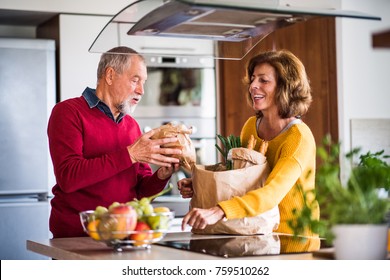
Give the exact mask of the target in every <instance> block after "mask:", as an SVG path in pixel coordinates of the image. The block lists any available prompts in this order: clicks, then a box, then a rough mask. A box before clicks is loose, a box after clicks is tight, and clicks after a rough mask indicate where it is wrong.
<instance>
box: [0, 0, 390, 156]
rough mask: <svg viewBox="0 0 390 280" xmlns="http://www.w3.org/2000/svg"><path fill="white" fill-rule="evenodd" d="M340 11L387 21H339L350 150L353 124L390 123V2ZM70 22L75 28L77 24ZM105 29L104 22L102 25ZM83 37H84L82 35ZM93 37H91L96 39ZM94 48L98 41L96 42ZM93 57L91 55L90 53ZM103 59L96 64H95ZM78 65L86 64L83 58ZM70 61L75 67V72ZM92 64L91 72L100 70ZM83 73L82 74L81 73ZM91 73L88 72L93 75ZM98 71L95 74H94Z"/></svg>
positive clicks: (19, 5)
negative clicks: (379, 37) (382, 41)
mask: <svg viewBox="0 0 390 280" xmlns="http://www.w3.org/2000/svg"><path fill="white" fill-rule="evenodd" d="M333 2H334V3H337V4H339V5H338V7H340V8H342V9H345V10H354V11H360V12H363V13H368V14H373V15H376V16H380V17H382V21H370V20H356V19H337V30H336V36H337V38H336V39H337V73H338V74H337V75H338V76H337V78H338V96H339V100H338V104H339V136H340V140H341V141H342V143H343V146H344V149H345V150H349V149H350V143H351V136H350V135H351V131H350V129H351V125H350V122H351V120H352V119H375V118H380V119H383V118H390V110H389V109H388V104H390V94H389V87H388V79H389V78H388V73H390V71H389V70H390V69H389V67H390V66H389V65H390V49H374V48H373V47H372V43H371V40H372V39H371V36H372V34H373V33H375V32H379V31H383V30H386V29H390V1H388V0H370V1H367V0H334V1H333ZM129 3H131V1H129V0H116V1H111V2H110V3H109V4H107V1H105V0H77V1H75V0H72V1H62V0H51V1H47V0H34V1H30V0H2V1H1V2H0V9H11V10H12V9H13V10H28V11H45V12H56V13H57V12H58V13H70V14H78V15H79V16H82V15H83V14H84V15H90V16H92V15H100V16H101V15H105V16H108V17H110V16H112V15H114V14H116V13H117V12H119V11H120V10H121V9H122V8H124V7H125V6H127V5H128V4H129ZM71 24H72V23H71V21H69V25H71ZM100 24H102V21H101V22H100ZM90 28H95V29H94V30H91V31H90V32H92V33H93V32H96V30H98V29H99V28H100V27H99V28H98V27H97V26H95V27H93V26H91V25H82V26H79V27H78V28H77V29H76V30H78V31H79V34H83V33H85V32H89V29H90ZM33 33H34V32H33V30H32V29H31V27H26V26H1V25H0V36H12V34H14V35H15V36H18V37H23V36H25V37H32V36H33ZM78 36H82V35H78ZM92 37H93V36H91V38H92ZM61 43H62V44H63V46H64V48H68V49H72V47H73V46H72V44H74V41H72V40H70V41H69V42H66V41H65V40H63V42H61ZM91 43H92V42H91ZM85 55H86V56H88V55H89V54H88V53H87V52H86V54H85ZM95 60H97V58H93V59H90V62H91V61H93V63H94V61H95ZM77 61H80V60H79V59H77ZM71 62H72V59H69V61H68V63H69V67H72V63H71ZM94 67H95V65H93V66H92V62H91V65H90V68H89V69H92V68H93V69H94ZM78 71H80V70H78ZM88 71H90V70H86V71H84V72H88ZM93 71H95V70H93ZM74 79H76V80H75V84H78V86H79V87H80V88H81V84H82V83H84V84H85V85H93V83H95V77H94V76H92V75H90V74H85V76H83V75H82V72H78V73H77V75H74ZM78 91H79V89H78V88H77V89H76V88H75V89H70V90H66V92H67V95H65V96H64V97H65V98H67V97H71V95H72V94H73V92H75V95H78Z"/></svg>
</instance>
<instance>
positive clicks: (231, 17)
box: [90, 0, 380, 60]
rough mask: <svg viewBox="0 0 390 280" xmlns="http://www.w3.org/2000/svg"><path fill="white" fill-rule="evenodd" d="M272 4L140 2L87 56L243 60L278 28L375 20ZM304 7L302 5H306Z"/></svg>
mask: <svg viewBox="0 0 390 280" xmlns="http://www.w3.org/2000/svg"><path fill="white" fill-rule="evenodd" d="M281 2H284V1H281V0H280V1H277V0H263V1H259V0H246V1H231V0H230V1H225V0H224V1H221V0H217V1H214V0H213V1H211V0H171V1H164V0H141V1H136V2H134V3H132V4H130V5H129V6H127V7H126V8H124V9H123V10H122V11H121V12H119V13H118V14H117V15H116V16H114V17H113V19H112V20H111V21H110V22H109V23H108V24H107V25H106V27H105V28H104V29H103V30H102V31H101V33H100V34H99V36H98V37H97V38H96V39H95V41H94V42H93V44H92V46H91V47H90V52H99V53H102V52H106V51H107V50H109V49H111V48H113V47H117V46H121V45H124V46H129V47H131V48H133V49H135V50H137V51H138V52H140V53H141V54H152V55H169V54H170V55H172V54H173V55H176V56H202V57H207V56H209V57H213V58H217V59H236V60H237V59H242V58H243V57H244V56H245V55H246V54H247V53H248V52H249V51H250V50H251V49H252V48H253V47H254V46H256V44H258V43H259V42H260V41H261V40H262V39H263V38H264V37H266V36H267V35H268V34H270V33H272V32H273V31H275V30H276V29H278V28H282V27H285V26H288V25H291V24H294V23H296V22H298V21H305V20H309V19H311V18H313V17H318V16H333V17H350V18H360V19H371V20H380V18H379V17H374V16H370V15H366V14H363V13H357V12H350V11H340V10H336V9H334V8H332V7H331V6H330V5H329V4H328V5H324V4H323V3H320V4H321V5H322V6H319V7H313V5H312V4H310V5H309V6H310V7H302V6H291V5H290V6H287V4H284V5H281V4H280V3H281ZM305 2H306V1H305Z"/></svg>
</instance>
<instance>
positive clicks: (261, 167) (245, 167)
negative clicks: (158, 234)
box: [190, 148, 280, 235]
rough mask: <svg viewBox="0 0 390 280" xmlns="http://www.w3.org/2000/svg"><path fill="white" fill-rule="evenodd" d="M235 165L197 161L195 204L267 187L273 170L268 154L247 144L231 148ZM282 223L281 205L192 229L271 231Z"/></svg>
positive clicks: (207, 231)
mask: <svg viewBox="0 0 390 280" xmlns="http://www.w3.org/2000/svg"><path fill="white" fill-rule="evenodd" d="M231 153H232V161H233V166H234V168H236V169H233V170H225V171H217V170H220V164H216V165H207V166H205V165H195V166H194V168H193V172H192V186H193V191H194V195H193V197H192V198H191V202H190V206H191V207H192V208H195V207H196V208H205V209H208V208H211V207H214V206H215V205H217V203H218V202H220V201H224V200H229V199H231V198H233V197H234V196H243V195H244V194H246V193H247V192H249V191H252V190H255V189H258V188H261V187H263V185H264V183H265V181H266V179H267V177H268V174H269V172H270V169H269V166H268V163H267V159H266V157H265V156H264V155H263V154H261V153H259V152H257V151H254V150H249V149H247V148H233V149H231ZM279 223H280V215H279V208H278V206H275V207H274V208H272V209H270V210H268V211H266V212H264V213H262V214H260V215H258V216H255V217H246V218H241V219H231V220H226V219H223V220H221V221H219V222H217V223H216V224H214V225H208V226H206V228H205V229H203V230H201V229H192V232H193V233H198V234H242V235H253V234H267V233H271V232H272V231H273V230H275V229H277V227H278V226H279Z"/></svg>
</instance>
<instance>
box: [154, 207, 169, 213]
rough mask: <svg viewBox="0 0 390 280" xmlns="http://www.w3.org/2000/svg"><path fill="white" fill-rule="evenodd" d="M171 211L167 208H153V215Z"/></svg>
mask: <svg viewBox="0 0 390 280" xmlns="http://www.w3.org/2000/svg"><path fill="white" fill-rule="evenodd" d="M170 211H171V210H170V209H169V208H168V207H165V206H160V207H155V208H154V213H163V212H170Z"/></svg>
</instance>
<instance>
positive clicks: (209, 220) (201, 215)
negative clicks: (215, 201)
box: [181, 206, 225, 230]
mask: <svg viewBox="0 0 390 280" xmlns="http://www.w3.org/2000/svg"><path fill="white" fill-rule="evenodd" d="M224 217H225V213H224V212H223V210H222V208H220V207H219V206H215V207H212V208H210V209H200V208H193V209H192V210H191V211H190V212H188V213H187V214H186V215H185V216H184V218H183V221H182V223H181V229H182V230H185V227H186V225H187V224H189V225H190V226H192V227H193V228H194V229H204V228H205V227H206V226H207V225H213V224H215V223H216V222H218V221H219V220H222V219H223V218H224Z"/></svg>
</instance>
